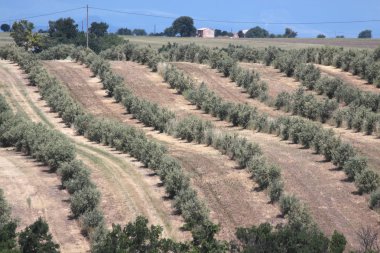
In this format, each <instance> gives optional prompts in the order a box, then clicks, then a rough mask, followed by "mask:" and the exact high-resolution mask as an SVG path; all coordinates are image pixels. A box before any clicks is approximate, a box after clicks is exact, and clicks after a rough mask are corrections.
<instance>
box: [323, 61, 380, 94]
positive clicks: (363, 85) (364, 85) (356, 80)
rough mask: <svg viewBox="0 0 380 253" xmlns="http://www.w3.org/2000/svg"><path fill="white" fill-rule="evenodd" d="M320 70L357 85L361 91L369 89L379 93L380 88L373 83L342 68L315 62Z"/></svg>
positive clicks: (346, 82) (349, 83)
mask: <svg viewBox="0 0 380 253" xmlns="http://www.w3.org/2000/svg"><path fill="white" fill-rule="evenodd" d="M316 66H318V67H319V69H320V70H321V72H322V73H323V74H325V75H328V76H333V77H336V78H339V79H341V80H342V81H343V82H344V83H345V84H348V85H351V86H354V87H357V88H359V89H361V90H363V91H369V92H373V93H376V94H380V89H379V88H376V86H375V85H373V84H369V83H368V82H367V81H366V80H364V79H361V78H360V77H359V76H355V75H353V74H351V73H350V72H346V71H343V70H342V69H339V68H335V67H333V66H325V65H319V64H316Z"/></svg>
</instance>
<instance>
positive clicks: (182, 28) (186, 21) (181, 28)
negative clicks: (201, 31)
mask: <svg viewBox="0 0 380 253" xmlns="http://www.w3.org/2000/svg"><path fill="white" fill-rule="evenodd" d="M172 29H173V34H179V35H180V36H181V37H192V36H195V32H196V29H195V27H194V20H193V19H192V18H191V17H188V16H181V17H179V18H177V19H176V20H174V21H173V24H172Z"/></svg>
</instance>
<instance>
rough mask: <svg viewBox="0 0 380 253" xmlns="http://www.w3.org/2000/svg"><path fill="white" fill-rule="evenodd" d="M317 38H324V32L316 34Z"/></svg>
mask: <svg viewBox="0 0 380 253" xmlns="http://www.w3.org/2000/svg"><path fill="white" fill-rule="evenodd" d="M317 38H318V39H324V38H326V35H324V34H318V35H317Z"/></svg>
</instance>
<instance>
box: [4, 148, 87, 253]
mask: <svg viewBox="0 0 380 253" xmlns="http://www.w3.org/2000/svg"><path fill="white" fill-rule="evenodd" d="M48 170H49V169H48V168H47V167H46V166H42V165H41V164H39V163H37V162H35V161H34V160H33V159H31V158H29V157H27V156H25V155H23V154H20V153H18V152H15V151H14V150H13V149H9V148H8V149H5V148H1V149H0V188H2V189H3V190H4V193H5V197H6V199H7V201H8V202H9V203H10V205H11V208H12V216H14V217H15V218H17V219H18V220H19V227H18V231H20V230H22V229H24V228H25V227H26V226H29V225H30V224H32V223H33V222H35V221H36V220H37V219H38V217H43V218H44V219H45V220H46V221H47V222H48V224H49V230H50V232H51V233H52V235H53V239H54V241H55V242H56V243H58V244H59V245H60V251H61V252H87V251H89V244H88V242H87V240H86V239H85V238H84V237H83V236H82V235H81V234H80V229H79V226H78V224H77V221H76V220H73V219H71V217H70V205H69V194H68V193H67V192H66V191H64V190H61V189H60V180H59V178H58V177H57V176H56V174H54V173H49V171H48Z"/></svg>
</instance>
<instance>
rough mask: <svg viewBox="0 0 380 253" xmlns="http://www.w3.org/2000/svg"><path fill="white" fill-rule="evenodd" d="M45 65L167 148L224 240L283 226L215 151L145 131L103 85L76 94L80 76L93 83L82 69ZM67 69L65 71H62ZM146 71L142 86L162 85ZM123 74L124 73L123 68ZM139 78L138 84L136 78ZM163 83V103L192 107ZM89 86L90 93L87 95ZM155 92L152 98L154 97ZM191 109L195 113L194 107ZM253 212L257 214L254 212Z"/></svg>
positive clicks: (244, 177) (106, 110)
mask: <svg viewBox="0 0 380 253" xmlns="http://www.w3.org/2000/svg"><path fill="white" fill-rule="evenodd" d="M45 64H46V65H48V66H47V67H48V68H49V71H51V72H52V73H54V74H56V75H57V77H58V78H59V79H61V80H62V81H63V82H64V83H65V84H66V85H67V86H69V87H70V90H71V92H73V93H76V97H78V98H80V97H81V95H80V94H81V93H82V92H83V90H86V92H87V91H88V90H92V93H91V94H93V98H92V99H91V101H93V102H92V103H97V106H98V107H99V106H102V107H103V108H104V109H103V115H109V116H111V117H113V118H115V119H117V120H119V121H122V122H125V123H127V124H129V125H134V126H136V127H139V128H141V129H144V130H145V131H146V133H147V135H148V136H150V137H152V138H154V139H156V140H158V141H160V142H163V143H165V144H167V147H168V151H169V154H171V155H172V156H173V157H176V158H177V159H179V161H180V162H181V163H182V166H183V167H184V169H185V170H186V171H187V172H188V173H189V175H190V177H191V179H192V184H193V186H194V188H195V189H196V190H197V192H198V193H199V195H200V197H201V198H202V199H204V201H205V203H206V204H207V206H208V207H209V209H210V211H211V213H210V215H211V218H212V219H213V220H214V221H215V222H217V223H220V224H221V226H222V231H221V232H220V233H219V237H220V238H223V239H232V238H234V233H235V229H236V227H238V226H249V225H253V224H258V223H261V222H265V221H269V222H272V223H277V222H278V221H279V219H278V218H276V217H277V215H278V213H279V211H278V209H277V208H275V207H273V206H272V205H270V204H268V203H267V202H268V198H267V196H266V195H265V193H264V192H254V191H252V189H253V188H254V187H255V185H254V183H253V181H252V180H251V179H250V178H249V174H248V173H247V172H246V171H245V170H237V169H236V163H235V162H233V161H231V160H229V159H228V158H227V157H226V156H223V155H221V154H220V153H219V152H218V151H216V150H214V149H213V148H210V147H205V146H203V145H197V144H193V143H187V142H185V141H181V140H178V139H175V138H173V137H171V136H168V135H166V134H159V133H157V132H155V131H152V129H150V128H146V127H143V126H142V124H141V123H139V122H138V121H136V120H133V119H132V118H131V116H130V115H125V109H124V108H123V106H122V105H120V104H116V103H114V102H113V99H112V98H107V97H105V91H104V90H101V84H100V83H96V82H93V81H87V82H85V83H81V85H80V87H81V89H79V88H78V89H76V88H75V87H79V86H75V85H74V82H75V83H76V80H77V78H76V76H80V75H82V76H84V75H86V73H87V76H88V78H90V73H89V72H87V71H88V70H87V69H85V68H84V67H83V66H80V67H81V68H78V67H77V66H78V65H77V64H76V63H67V62H46V63H45ZM73 66H74V67H73ZM142 67H143V66H142ZM62 68H64V69H65V71H62ZM68 68H71V69H75V71H76V72H77V73H76V74H73V73H72V72H70V75H71V76H70V77H64V76H63V73H69V71H66V69H68ZM143 68H145V67H143ZM57 69H60V70H61V71H58V70H57ZM125 69H128V68H125ZM145 70H146V71H145V73H144V72H141V75H139V76H140V77H141V79H140V83H141V82H142V80H146V79H144V78H146V75H150V74H151V75H153V76H156V77H154V78H155V79H153V80H159V76H158V75H157V74H155V73H151V72H149V71H148V70H147V69H145ZM122 72H123V73H125V72H124V68H123V71H122ZM143 73H144V74H143ZM125 77H129V75H125ZM134 78H137V76H135V77H134ZM74 80H75V81H74ZM149 80H152V79H147V83H148V84H149V83H150V81H149ZM132 82H133V80H130V79H129V78H127V79H126V83H128V84H131V85H130V86H131V87H132V88H133V87H136V84H135V85H132ZM154 83H157V82H154ZM161 83H162V81H159V82H158V83H157V85H158V87H160V89H161V90H160V91H162V92H161V93H159V94H161V96H162V97H164V96H167V97H164V98H165V99H166V98H167V100H169V101H170V100H172V99H174V100H175V99H180V100H181V101H184V104H180V105H178V107H176V108H187V107H189V108H190V107H192V106H190V105H188V103H187V102H185V100H183V98H181V96H179V95H176V94H174V93H172V91H171V90H169V89H167V88H165V86H164V85H163V84H161ZM85 85H87V86H88V87H86V88H84V89H82V87H83V86H85ZM155 85H156V84H155ZM155 85H153V86H155ZM153 86H152V87H151V88H150V89H148V90H149V91H150V92H152V93H154V92H156V91H158V90H157V89H156V88H155V87H153ZM150 92H149V93H148V95H147V96H149V94H150ZM169 94H170V95H169ZM152 97H154V98H155V99H154V100H153V101H154V102H156V101H157V100H159V99H160V98H159V96H152ZM177 97H178V98H177ZM78 101H79V102H81V103H82V104H83V105H84V107H85V108H87V109H88V110H89V111H91V112H92V105H91V103H88V101H89V100H84V99H83V100H82V99H79V100H78ZM161 101H163V100H161ZM98 107H96V108H98ZM192 109H193V110H194V107H192ZM179 110H183V109H179ZM110 112H111V113H110ZM188 113H190V112H188ZM252 210H255V211H254V212H252Z"/></svg>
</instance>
